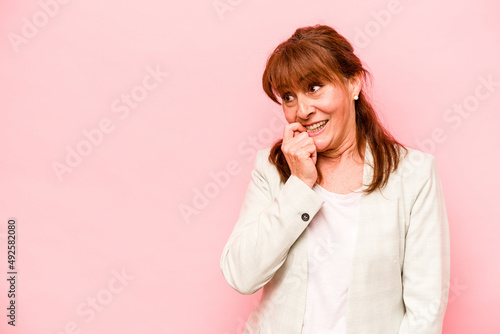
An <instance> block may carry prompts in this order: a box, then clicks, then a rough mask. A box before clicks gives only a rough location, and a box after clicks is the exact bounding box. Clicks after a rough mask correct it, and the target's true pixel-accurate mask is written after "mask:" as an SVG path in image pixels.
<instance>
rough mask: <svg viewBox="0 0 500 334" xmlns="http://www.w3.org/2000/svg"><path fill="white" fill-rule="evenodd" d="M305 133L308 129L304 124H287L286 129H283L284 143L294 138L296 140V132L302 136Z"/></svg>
mask: <svg viewBox="0 0 500 334" xmlns="http://www.w3.org/2000/svg"><path fill="white" fill-rule="evenodd" d="M305 131H306V128H305V127H304V126H303V125H302V124H300V123H299V122H295V123H290V124H287V125H285V128H284V129H283V141H289V140H291V139H292V138H294V137H295V135H296V132H299V133H298V134H300V133H301V132H305Z"/></svg>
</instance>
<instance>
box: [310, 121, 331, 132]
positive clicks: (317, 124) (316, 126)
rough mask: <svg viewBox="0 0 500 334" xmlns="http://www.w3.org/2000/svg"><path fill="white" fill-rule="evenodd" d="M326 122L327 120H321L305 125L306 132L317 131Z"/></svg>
mask: <svg viewBox="0 0 500 334" xmlns="http://www.w3.org/2000/svg"><path fill="white" fill-rule="evenodd" d="M326 123H328V120H326V121H321V122H318V123H315V124H313V125H309V126H306V129H307V132H308V133H315V132H319V131H321V130H322V129H323V128H324V127H325V125H326Z"/></svg>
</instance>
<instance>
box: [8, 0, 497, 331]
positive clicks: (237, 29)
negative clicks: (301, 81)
mask: <svg viewBox="0 0 500 334" xmlns="http://www.w3.org/2000/svg"><path fill="white" fill-rule="evenodd" d="M0 7H1V8H0V22H1V25H0V35H1V36H3V37H2V38H1V39H0V53H1V59H2V61H1V62H0V70H1V75H0V84H1V92H2V93H1V99H0V101H1V102H0V103H1V121H0V136H1V140H0V149H1V151H2V159H1V161H0V173H1V178H0V189H1V190H0V203H1V205H0V212H1V215H0V259H1V261H2V265H1V267H2V271H1V273H0V277H3V278H2V279H0V300H1V307H0V308H1V309H2V310H3V311H2V312H1V317H0V319H2V320H1V321H0V332H1V333H23V334H24V333H41V334H50V333H52V334H56V333H57V334H59V333H68V334H69V333H206V334H208V333H210V334H212V333H213V334H226V333H241V332H242V329H243V324H244V322H245V320H246V318H247V316H248V314H249V312H250V311H251V309H252V308H253V306H254V303H255V302H256V301H257V299H258V297H259V295H260V292H258V293H257V294H256V295H252V296H243V295H239V294H238V293H237V292H235V291H234V290H232V288H231V287H230V286H229V285H228V284H227V283H226V282H225V280H224V278H223V276H222V273H221V271H220V268H219V259H220V255H221V251H222V248H223V246H224V244H225V242H226V240H227V238H228V236H229V234H230V232H231V230H232V227H233V225H234V223H235V222H236V219H237V217H238V213H239V209H240V206H241V203H242V200H243V197H244V192H245V189H246V186H247V184H248V181H249V179H250V171H251V169H252V167H253V154H255V152H256V150H257V149H260V148H263V147H266V146H269V145H271V143H272V142H273V141H274V140H275V139H277V138H278V137H280V136H281V134H282V133H281V128H282V126H283V123H282V122H283V118H282V117H281V110H280V109H279V106H277V105H275V104H273V103H272V102H271V101H270V100H269V99H268V98H267V97H266V96H265V95H264V93H263V91H262V89H261V86H260V79H261V74H262V70H263V67H264V63H265V60H266V57H267V55H268V54H269V52H270V51H271V50H272V49H273V48H274V47H275V46H276V45H277V44H278V43H279V42H281V41H282V40H283V39H285V38H287V37H289V36H290V35H291V34H292V33H293V31H294V30H295V29H296V28H297V27H300V26H305V25H311V24H316V23H325V24H329V25H332V26H333V27H335V28H337V29H338V30H339V31H340V32H341V33H342V34H344V35H345V36H346V37H347V38H348V39H350V40H351V41H352V42H353V43H354V45H355V46H356V49H357V53H358V54H359V56H360V57H361V58H362V59H363V61H364V62H365V63H366V64H367V66H368V68H369V69H370V70H371V71H372V73H373V75H374V78H375V82H374V89H373V96H374V99H375V101H376V104H377V106H378V109H379V110H380V112H381V115H382V118H383V120H384V121H385V123H386V124H387V125H388V126H389V128H390V129H391V130H392V132H393V133H394V134H395V136H396V137H397V138H399V139H400V140H401V141H402V142H403V143H405V144H407V145H408V146H410V147H415V148H420V149H422V150H424V151H427V152H430V153H432V154H434V155H435V156H436V157H437V162H438V168H439V172H440V175H441V178H442V182H443V186H444V191H445V195H446V202H447V207H448V215H449V221H450V231H451V232H450V233H451V249H452V271H451V278H452V285H451V290H450V303H449V305H448V311H447V314H446V318H445V325H444V333H446V334H469V333H498V332H499V331H500V320H499V317H498V314H497V313H498V304H499V302H500V288H499V284H498V282H500V270H499V269H498V254H499V251H500V246H499V244H500V243H499V242H498V241H497V240H496V236H497V235H499V234H500V224H498V223H499V218H498V215H497V211H496V210H497V209H498V199H499V198H498V195H496V193H497V189H499V188H500V178H499V177H498V168H499V167H500V161H499V159H498V144H500V141H499V138H500V137H499V133H500V132H499V130H498V124H499V122H500V116H499V114H498V111H499V104H500V67H499V65H500V61H499V59H500V43H499V41H500V23H499V22H500V21H499V20H498V14H499V13H500V11H499V10H500V5H499V4H498V2H497V1H493V0H490V1H487V0H479V1H472V0H469V1H463V0H455V1H438V2H436V1H430V0H426V1H425V0H424V1H411V0H401V1H398V0H389V1H386V0H377V1H355V2H353V1H344V2H338V1H326V0H317V1H297V0H294V1H292V0H287V1H263V0H261V1H245V0H217V1H213V0H205V1H173V0H163V1H157V0H156V1H138V0H137V1H117V0H108V1H96V0H90V1H78V0H73V1H68V0H65V1H63V0H40V1H34V0H33V1H2V2H1V4H0ZM47 13H48V14H47ZM485 82H490V83H485ZM459 108H461V109H462V110H463V113H462V114H460V113H459V112H458V110H459ZM280 122H281V123H280ZM214 178H215V179H218V180H219V181H218V183H216V182H215V181H214ZM200 194H202V195H200ZM207 196H208V198H207ZM189 210H190V211H189ZM182 212H188V213H184V214H182ZM11 217H14V218H16V220H17V228H16V232H17V239H16V241H17V244H16V246H17V250H18V252H17V253H16V256H17V257H16V263H15V270H17V272H18V275H17V281H16V293H17V295H16V316H17V317H16V328H15V329H14V328H13V327H12V326H8V325H7V318H6V316H5V315H6V314H7V310H6V307H7V303H8V302H9V300H10V299H9V298H8V297H7V291H8V283H7V280H6V279H5V277H7V276H8V275H7V267H6V264H7V240H8V239H7V236H8V232H7V231H8V229H7V226H8V218H11Z"/></svg>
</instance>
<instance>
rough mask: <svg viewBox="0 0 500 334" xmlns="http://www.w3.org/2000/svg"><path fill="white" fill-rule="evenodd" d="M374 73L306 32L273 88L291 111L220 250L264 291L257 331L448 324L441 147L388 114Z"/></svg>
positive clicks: (241, 279)
mask: <svg viewBox="0 0 500 334" xmlns="http://www.w3.org/2000/svg"><path fill="white" fill-rule="evenodd" d="M368 77H369V73H368V72H367V71H366V70H365V69H364V67H363V65H362V63H361V61H360V60H359V58H358V57H357V56H356V55H354V51H353V48H352V46H351V45H350V43H349V42H348V41H347V40H346V39H345V38H344V37H342V36H341V35H339V34H338V33H337V32H336V31H335V30H334V29H332V28H331V27H328V26H321V25H318V26H314V27H305V28H300V29H297V31H296V32H295V33H294V34H293V36H292V37H291V38H290V39H288V40H287V41H285V42H283V43H282V44H280V45H279V46H278V47H277V48H276V49H275V51H274V52H273V53H272V54H271V56H270V57H269V59H268V61H267V65H266V69H265V71H264V75H263V87H264V90H265V92H266V93H267V95H268V96H269V97H270V98H271V99H272V100H273V101H275V102H277V103H280V104H281V105H282V108H283V112H284V114H285V118H286V120H287V121H288V123H289V124H288V125H286V126H285V128H284V133H283V139H282V140H279V141H278V142H276V144H275V145H274V146H273V147H271V148H267V149H263V150H260V151H259V152H258V154H257V156H256V161H255V168H254V170H253V171H252V180H251V182H250V184H249V186H248V189H247V193H246V197H245V201H244V203H243V206H242V208H241V211H240V216H239V218H238V221H237V222H236V225H235V227H234V229H233V231H232V233H231V235H230V237H229V240H228V241H227V244H226V246H225V247H224V250H223V252H222V256H221V261H220V265H221V269H222V272H223V275H224V277H225V279H226V280H227V282H228V283H229V284H230V285H231V286H232V287H233V288H234V289H236V290H237V291H239V292H240V293H243V294H252V293H254V292H256V291H257V290H259V289H260V288H261V287H264V290H263V294H262V298H261V301H260V303H259V305H258V306H257V307H256V309H255V310H254V311H253V312H252V314H251V316H250V318H249V320H248V321H247V324H246V330H245V333H275V334H276V333H283V334H293V333H314V334H321V333H338V334H339V333H342V334H345V333H347V334H353V333H356V334H368V333H369V334H391V333H394V334H395V333H400V334H410V333H412V334H416V333H418V334H426V333H427V334H431V333H432V334H438V333H441V329H442V323H443V318H444V313H445V310H446V304H447V300H448V291H449V289H448V286H449V270H450V269H449V266H450V260H449V231H448V220H447V214H446V208H445V203H444V196H443V192H442V188H441V182H440V179H439V176H438V173H437V168H436V163H435V159H434V157H433V156H432V155H430V154H427V153H423V152H420V151H417V150H415V149H412V148H408V147H404V146H403V145H402V144H400V143H399V142H397V141H396V140H395V139H394V138H393V137H392V136H391V135H390V134H389V132H388V131H387V130H386V129H384V127H383V126H382V124H381V123H380V121H379V120H378V119H377V116H376V113H375V111H374V109H373V107H372V106H371V104H370V102H369V100H368V98H367V96H366V94H365V92H364V90H363V89H364V87H366V85H365V83H366V80H367V78H368Z"/></svg>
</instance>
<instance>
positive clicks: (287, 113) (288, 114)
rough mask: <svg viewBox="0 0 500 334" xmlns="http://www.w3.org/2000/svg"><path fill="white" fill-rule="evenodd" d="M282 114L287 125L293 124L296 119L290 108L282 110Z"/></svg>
mask: <svg viewBox="0 0 500 334" xmlns="http://www.w3.org/2000/svg"><path fill="white" fill-rule="evenodd" d="M283 113H284V114H285V119H286V120H287V122H288V123H294V122H295V118H296V113H295V112H293V110H291V109H290V108H283Z"/></svg>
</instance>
